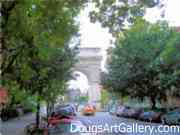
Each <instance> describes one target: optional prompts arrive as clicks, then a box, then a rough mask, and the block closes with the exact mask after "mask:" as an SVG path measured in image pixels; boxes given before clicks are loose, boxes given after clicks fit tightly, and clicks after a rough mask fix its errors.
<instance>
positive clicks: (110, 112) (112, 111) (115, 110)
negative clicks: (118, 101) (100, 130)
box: [109, 106, 117, 115]
mask: <svg viewBox="0 0 190 135" xmlns="http://www.w3.org/2000/svg"><path fill="white" fill-rule="evenodd" d="M116 112H117V107H116V106H113V107H112V108H111V109H110V110H109V114H111V115H116Z"/></svg>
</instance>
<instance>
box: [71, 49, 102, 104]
mask: <svg viewBox="0 0 190 135" xmlns="http://www.w3.org/2000/svg"><path fill="white" fill-rule="evenodd" d="M77 58H78V62H77V63H76V64H75V66H74V68H73V71H78V72H81V73H83V74H85V75H86V77H87V79H88V83H89V90H88V94H89V102H90V103H93V104H95V105H96V106H97V107H100V97H101V91H100V73H101V61H102V55H101V49H100V48H79V54H78V57H77Z"/></svg>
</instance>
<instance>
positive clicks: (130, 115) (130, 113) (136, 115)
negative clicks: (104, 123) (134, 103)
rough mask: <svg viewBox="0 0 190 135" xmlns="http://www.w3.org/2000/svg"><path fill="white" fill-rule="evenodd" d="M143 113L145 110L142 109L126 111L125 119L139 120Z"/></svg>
mask: <svg viewBox="0 0 190 135" xmlns="http://www.w3.org/2000/svg"><path fill="white" fill-rule="evenodd" d="M142 112H143V109H141V108H130V109H127V110H126V113H125V114H124V116H125V117H128V118H134V119H137V118H139V116H140V114H141V113H142Z"/></svg>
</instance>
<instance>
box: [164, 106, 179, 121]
mask: <svg viewBox="0 0 190 135" xmlns="http://www.w3.org/2000/svg"><path fill="white" fill-rule="evenodd" d="M161 121H162V123H163V124H168V125H180V109H176V110H173V111H170V112H168V113H166V114H165V115H163V116H162V117H161Z"/></svg>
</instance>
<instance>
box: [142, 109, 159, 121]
mask: <svg viewBox="0 0 190 135" xmlns="http://www.w3.org/2000/svg"><path fill="white" fill-rule="evenodd" d="M161 116H162V113H161V112H154V111H147V112H142V113H141V114H140V116H139V119H140V120H143V121H148V122H158V123H159V122H161Z"/></svg>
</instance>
